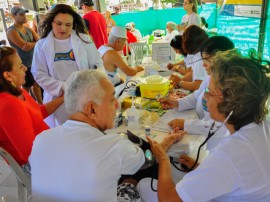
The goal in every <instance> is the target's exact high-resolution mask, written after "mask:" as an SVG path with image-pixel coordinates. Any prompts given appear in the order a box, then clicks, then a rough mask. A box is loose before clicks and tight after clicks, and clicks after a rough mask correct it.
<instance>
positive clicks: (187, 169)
mask: <svg viewBox="0 0 270 202" xmlns="http://www.w3.org/2000/svg"><path fill="white" fill-rule="evenodd" d="M232 114H233V111H231V112H230V113H229V115H228V116H227V117H226V119H225V120H224V121H223V122H222V124H221V125H220V127H217V128H216V130H213V129H214V126H215V124H216V122H215V121H214V122H213V123H212V125H211V127H210V130H209V132H208V134H207V137H206V139H205V140H204V141H203V143H202V144H201V145H200V146H199V149H198V152H197V157H196V160H195V162H194V164H193V165H192V166H191V167H190V168H188V167H187V166H185V165H181V167H182V168H183V169H181V168H178V167H177V166H176V165H175V164H176V163H178V162H175V161H173V159H172V158H170V161H171V164H172V165H173V166H174V167H175V168H176V169H177V170H179V171H182V172H190V171H192V170H193V169H194V168H195V167H196V165H197V163H198V160H199V158H200V150H201V148H202V147H203V146H204V145H205V144H206V142H207V141H208V140H209V139H210V138H211V137H212V136H213V135H215V133H216V132H217V131H218V130H219V129H220V128H222V126H224V125H225V124H226V123H227V121H228V120H229V118H230V117H231V115H232Z"/></svg>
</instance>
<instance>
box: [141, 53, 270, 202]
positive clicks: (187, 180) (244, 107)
mask: <svg viewBox="0 0 270 202" xmlns="http://www.w3.org/2000/svg"><path fill="white" fill-rule="evenodd" d="M212 59H213V62H212V64H211V77H210V82H209V85H208V92H207V93H206V94H205V98H206V105H207V107H208V110H209V113H210V116H211V118H212V119H213V120H215V121H218V122H224V124H225V125H226V128H227V129H228V131H229V132H230V135H229V136H227V137H225V138H224V139H223V140H222V141H221V142H220V143H219V144H218V145H217V146H216V147H215V148H214V149H213V150H212V151H210V154H209V155H208V157H207V158H206V159H204V160H203V161H202V162H201V163H200V165H198V167H197V168H196V169H194V170H192V171H191V172H189V173H188V174H186V175H185V176H184V178H183V179H182V180H181V181H179V182H177V183H176V184H175V183H174V182H173V180H172V175H171V169H170V168H171V166H170V159H169V157H168V156H167V154H166V152H165V150H164V149H163V148H162V147H161V145H159V144H158V143H157V142H156V141H153V140H151V139H150V138H148V137H147V139H148V141H149V143H150V145H151V150H152V151H153V153H154V155H155V156H156V159H157V161H158V162H159V169H158V174H159V175H158V187H157V188H158V191H157V194H156V193H154V194H152V195H151V197H148V199H145V196H146V195H147V196H149V195H150V194H151V193H153V192H152V191H151V190H150V189H151V188H149V190H146V189H141V186H140V183H141V181H142V180H141V181H140V182H139V185H138V186H137V187H138V189H139V192H140V195H141V197H142V200H143V201H145V202H148V201H151V202H155V201H174V202H181V201H219V202H225V201H234V202H243V201H245V202H253V201H256V202H265V201H270V175H269V169H270V158H268V157H267V154H269V153H270V138H269V134H270V120H269V105H268V103H269V96H270V77H269V73H270V69H269V67H270V62H267V61H264V62H265V63H264V64H265V65H261V64H260V63H259V61H258V60H255V59H249V58H245V57H243V56H241V55H240V54H239V53H236V51H225V52H219V53H217V54H216V55H215V57H214V58H212ZM214 135H215V134H214ZM179 162H180V163H182V164H185V165H187V161H186V160H185V159H182V158H181V157H180V159H179ZM148 187H150V185H149V186H148Z"/></svg>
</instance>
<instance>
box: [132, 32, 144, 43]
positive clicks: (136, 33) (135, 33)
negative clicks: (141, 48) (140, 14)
mask: <svg viewBox="0 0 270 202" xmlns="http://www.w3.org/2000/svg"><path fill="white" fill-rule="evenodd" d="M131 33H132V34H133V35H134V36H135V37H136V39H137V40H138V41H139V40H141V39H142V34H141V32H140V30H138V29H134V31H131Z"/></svg>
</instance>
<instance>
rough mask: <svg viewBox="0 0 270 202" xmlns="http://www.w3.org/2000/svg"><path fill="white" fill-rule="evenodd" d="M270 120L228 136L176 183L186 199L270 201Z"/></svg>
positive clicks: (249, 125)
mask: <svg viewBox="0 0 270 202" xmlns="http://www.w3.org/2000/svg"><path fill="white" fill-rule="evenodd" d="M268 154H270V123H269V120H264V121H263V122H262V124H261V125H257V124H255V123H251V124H248V125H246V126H244V127H242V128H241V129H240V130H239V131H237V132H235V133H234V134H233V135H230V136H228V137H226V138H224V139H223V140H222V141H221V142H220V144H218V145H217V146H216V147H215V149H214V150H213V151H211V152H210V154H209V156H208V157H207V158H206V159H205V160H204V161H203V162H202V163H201V164H200V165H199V167H198V168H197V169H196V170H194V171H192V172H190V173H188V174H186V175H185V176H184V178H183V180H181V181H180V182H179V183H177V185H176V190H177V192H178V194H179V196H181V198H182V200H183V201H210V200H215V201H224V202H227V201H234V202H240V201H241V202H248V201H250V202H251V201H252V202H253V201H256V202H268V201H270V174H269V170H270V158H269V156H268Z"/></svg>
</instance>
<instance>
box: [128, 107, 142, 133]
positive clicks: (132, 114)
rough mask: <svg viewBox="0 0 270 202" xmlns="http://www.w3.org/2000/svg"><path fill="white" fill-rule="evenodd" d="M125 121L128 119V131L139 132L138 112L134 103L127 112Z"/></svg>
mask: <svg viewBox="0 0 270 202" xmlns="http://www.w3.org/2000/svg"><path fill="white" fill-rule="evenodd" d="M127 119H128V130H130V131H138V130H140V122H139V119H140V111H139V110H138V109H136V107H135V106H134V103H132V106H131V108H129V109H128V111H127Z"/></svg>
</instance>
